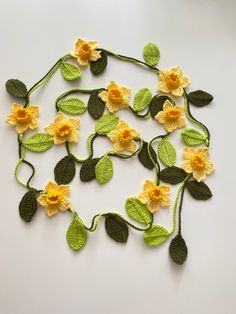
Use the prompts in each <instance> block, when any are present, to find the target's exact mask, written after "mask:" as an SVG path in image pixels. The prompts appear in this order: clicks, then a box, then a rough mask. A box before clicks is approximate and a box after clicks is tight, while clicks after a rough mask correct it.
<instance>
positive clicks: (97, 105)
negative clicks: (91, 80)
mask: <svg viewBox="0 0 236 314" xmlns="http://www.w3.org/2000/svg"><path fill="white" fill-rule="evenodd" d="M102 90H103V89H99V90H95V91H93V92H92V94H91V95H90V97H89V101H88V112H89V114H90V116H91V117H92V118H93V119H95V120H96V119H99V118H101V116H102V115H103V113H104V110H105V103H104V102H103V101H102V99H101V98H100V97H98V94H99V93H100V92H101V91H102Z"/></svg>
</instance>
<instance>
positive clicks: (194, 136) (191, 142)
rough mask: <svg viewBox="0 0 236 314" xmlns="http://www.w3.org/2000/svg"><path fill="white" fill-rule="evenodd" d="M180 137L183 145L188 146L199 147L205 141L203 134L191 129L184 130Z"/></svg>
mask: <svg viewBox="0 0 236 314" xmlns="http://www.w3.org/2000/svg"><path fill="white" fill-rule="evenodd" d="M181 135H182V138H183V141H184V143H185V144H186V145H188V146H195V145H200V144H202V143H203V142H205V140H206V138H205V136H204V135H203V134H201V133H200V132H198V131H197V130H195V129H192V128H189V129H185V130H184V131H182V133H181Z"/></svg>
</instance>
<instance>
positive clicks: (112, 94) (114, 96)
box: [108, 88, 123, 104]
mask: <svg viewBox="0 0 236 314" xmlns="http://www.w3.org/2000/svg"><path fill="white" fill-rule="evenodd" d="M108 98H109V100H110V102H112V103H113V104H120V103H121V102H122V101H123V96H122V93H121V91H120V90H119V89H118V88H114V89H112V90H110V91H109V92H108Z"/></svg>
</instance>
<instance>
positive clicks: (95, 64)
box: [90, 50, 107, 75]
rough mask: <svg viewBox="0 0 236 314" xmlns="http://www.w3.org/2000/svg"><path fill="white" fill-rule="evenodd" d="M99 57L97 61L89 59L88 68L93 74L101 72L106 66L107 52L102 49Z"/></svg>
mask: <svg viewBox="0 0 236 314" xmlns="http://www.w3.org/2000/svg"><path fill="white" fill-rule="evenodd" d="M100 55H101V58H99V59H98V60H97V61H90V70H91V72H92V73H93V74H94V75H98V74H101V73H102V72H104V71H105V69H106V67H107V54H106V52H105V51H104V50H101V52H100Z"/></svg>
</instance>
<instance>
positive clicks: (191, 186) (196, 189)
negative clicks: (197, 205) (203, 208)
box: [186, 180, 212, 200]
mask: <svg viewBox="0 0 236 314" xmlns="http://www.w3.org/2000/svg"><path fill="white" fill-rule="evenodd" d="M186 188H187V189H188V191H189V193H190V194H191V195H192V197H193V198H195V199H196V200H208V199H209V198H211V197H212V193H211V190H210V189H209V187H208V186H207V185H206V184H205V183H204V182H197V181H194V180H192V181H188V182H187V183H186Z"/></svg>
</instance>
